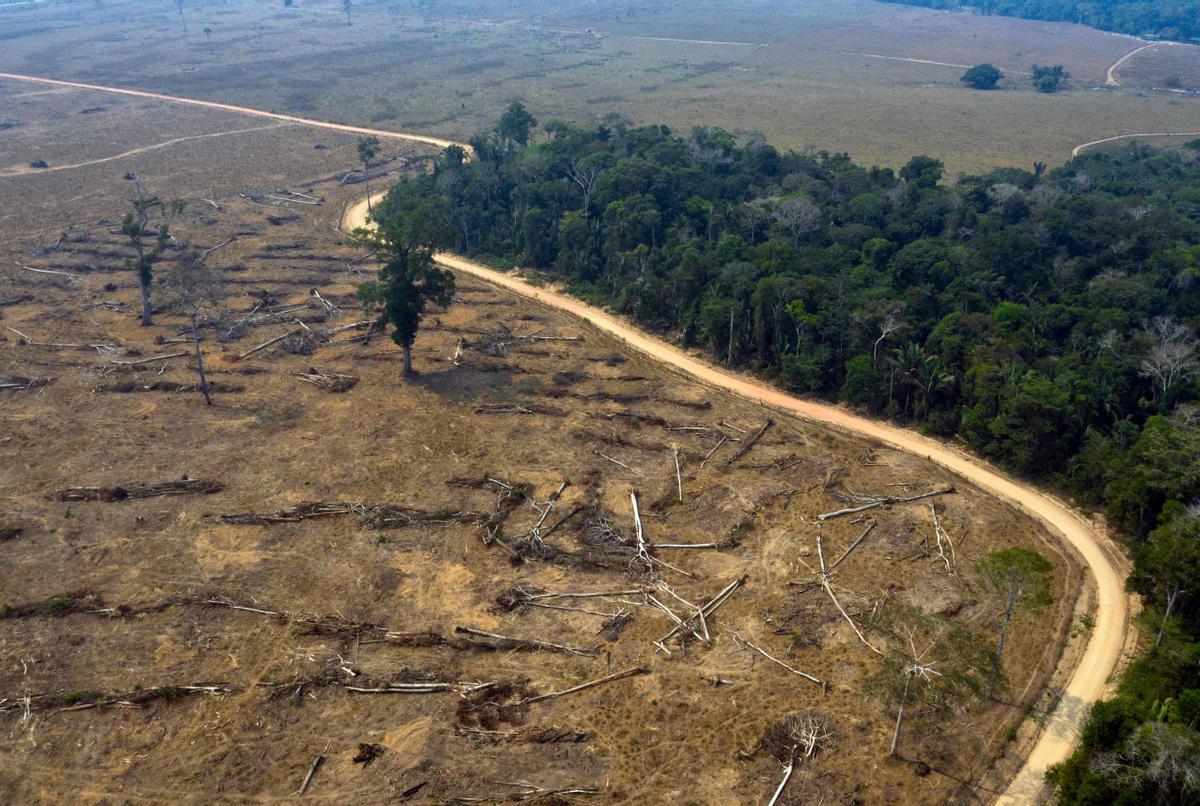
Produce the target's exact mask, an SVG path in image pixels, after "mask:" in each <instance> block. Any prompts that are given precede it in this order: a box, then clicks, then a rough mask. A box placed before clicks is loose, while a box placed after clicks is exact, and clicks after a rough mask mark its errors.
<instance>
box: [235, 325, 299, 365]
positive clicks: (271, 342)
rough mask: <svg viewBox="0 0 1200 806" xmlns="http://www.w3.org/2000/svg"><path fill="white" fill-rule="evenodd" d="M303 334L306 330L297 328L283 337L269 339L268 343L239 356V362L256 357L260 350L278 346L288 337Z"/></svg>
mask: <svg viewBox="0 0 1200 806" xmlns="http://www.w3.org/2000/svg"><path fill="white" fill-rule="evenodd" d="M303 332H304V330H303V329H302V328H296V329H295V330H289V331H288V332H287V333H284V334H283V335H282V336H276V337H275V338H273V339H268V340H267V341H264V342H263V343H262V344H260V345H258V346H257V347H252V348H250V349H249V350H247V351H246V352H244V353H242V354H241V355H239V356H238V361H241V360H242V359H244V358H249V357H250V356H252V355H254V354H255V353H257V352H259V351H260V350H265V349H267V348H268V347H270V346H271V345H272V344H276V343H278V342H281V341H283V340H284V339H286V338H287V337H288V336H296V335H299V334H300V333H303Z"/></svg>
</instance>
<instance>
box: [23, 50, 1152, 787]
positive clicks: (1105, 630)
mask: <svg viewBox="0 0 1200 806" xmlns="http://www.w3.org/2000/svg"><path fill="white" fill-rule="evenodd" d="M0 79H10V80H14V81H24V82H30V83H35V84H43V85H49V86H55V87H69V88H73V89H82V90H91V91H95V92H107V93H114V94H118V95H127V96H132V97H136V98H146V99H151V100H157V101H164V102H168V103H178V104H186V105H189V106H198V107H203V108H207V109H215V110H219V111H223V112H233V113H237V114H244V115H251V116H254V117H261V118H269V119H273V120H279V121H283V122H286V123H297V124H301V125H305V126H312V127H314V128H321V129H328V130H332V131H340V132H346V133H349V134H363V135H375V136H378V137H381V138H388V139H400V140H407V141H410V142H418V143H425V144H428V145H433V146H437V147H441V148H445V147H448V146H451V145H458V146H461V147H464V148H466V149H467V150H468V153H470V148H469V146H466V145H465V144H463V143H455V142H453V141H449V140H442V139H439V138H435V137H427V136H423V135H415V134H407V133H402V132H393V131H386V130H380V129H368V128H362V127H358V126H347V125H343V124H338V123H327V122H325V121H318V120H311V119H308V118H301V117H296V116H293V115H281V114H278V113H275V112H266V111H263V110H258V109H250V108H247V107H240V106H234V105H232V104H223V103H217V102H214V101H201V100H195V99H190V98H179V97H175V96H171V95H163V94H160V93H152V92H142V91H140V90H129V89H121V88H115V87H103V86H98V85H95V84H85V83H81V82H73V81H57V80H55V79H48V78H39V77H36V76H27V75H21V74H15V73H4V72H0ZM1116 139H1120V138H1116ZM1102 142H1103V141H1102ZM1087 145H1092V144H1087ZM1085 147H1086V146H1085ZM1081 148H1082V147H1081ZM380 195H382V194H380ZM367 209H368V205H367V201H366V200H365V199H364V200H363V201H362V202H360V203H359V204H357V205H355V206H354V207H353V208H351V209H350V210H349V211H348V212H347V214H346V216H345V218H344V220H343V225H344V226H345V227H346V228H347V229H352V228H354V227H357V226H362V225H364V224H365V223H366V221H367ZM437 260H438V262H439V263H441V264H442V265H444V266H446V267H448V268H451V269H454V270H456V271H460V272H463V273H465V274H470V275H473V276H475V277H478V278H480V279H483V280H485V281H487V282H490V283H493V284H495V285H497V286H499V287H501V288H505V289H508V290H510V291H513V292H515V293H518V294H521V295H522V296H525V297H529V298H531V299H534V300H537V301H539V302H541V303H543V304H545V305H549V306H551V307H554V308H558V309H559V310H562V311H565V312H567V313H570V314H572V315H574V316H577V317H578V318H580V319H582V320H583V321H586V322H588V323H590V324H592V325H593V326H595V327H598V328H600V329H601V330H603V331H605V332H607V333H610V334H612V335H614V336H617V337H618V338H621V339H623V340H624V341H625V342H626V343H627V344H629V345H630V346H631V347H633V348H634V349H637V350H640V351H642V352H644V353H646V354H647V355H649V356H651V357H653V358H655V359H658V360H659V361H661V362H663V363H665V364H668V365H670V366H672V367H674V368H675V369H677V370H679V371H682V372H684V373H686V374H689V375H691V376H693V377H694V378H696V379H698V380H700V381H701V382H704V383H708V384H710V385H712V386H715V387H719V388H722V389H725V390H727V391H730V392H733V393H734V394H737V395H740V396H742V397H744V398H746V399H748V400H753V401H757V402H760V403H762V404H764V405H767V406H771V407H773V408H776V409H779V410H780V411H784V412H787V413H790V414H793V415H796V416H799V417H802V418H804V419H807V420H811V421H813V422H817V423H821V424H824V425H827V426H832V427H834V428H839V429H842V430H844V431H848V432H851V433H855V434H859V435H862V436H865V437H868V438H873V439H877V440H879V441H880V442H883V443H885V444H887V445H890V446H892V447H895V448H898V449H900V450H904V451H908V452H911V453H915V454H918V455H922V456H926V457H927V458H929V459H930V460H931V461H933V462H936V463H937V464H939V465H941V466H943V467H945V468H946V469H947V470H950V471H951V472H953V473H955V474H957V475H959V476H962V477H963V478H964V479H967V480H968V481H970V482H972V483H973V484H975V485H977V486H978V487H980V488H982V489H984V490H987V491H988V492H990V493H992V494H994V495H997V496H998V497H1000V498H1002V499H1004V500H1006V501H1008V502H1009V503H1011V504H1012V505H1014V506H1016V507H1017V508H1018V509H1020V510H1022V511H1024V512H1026V513H1027V514H1029V515H1031V516H1032V517H1034V518H1036V519H1037V520H1038V521H1040V522H1041V523H1042V524H1043V525H1045V526H1046V527H1047V528H1048V529H1050V530H1051V531H1053V532H1056V533H1058V534H1059V535H1061V536H1062V537H1063V538H1064V539H1065V540H1066V541H1067V542H1068V543H1069V544H1070V545H1071V546H1072V547H1073V548H1074V549H1075V550H1076V551H1077V552H1079V554H1080V555H1081V557H1082V558H1083V561H1084V563H1085V564H1086V565H1087V566H1088V568H1089V569H1090V570H1091V572H1092V574H1093V577H1094V578H1095V582H1096V588H1097V606H1096V613H1095V621H1094V625H1093V628H1092V630H1091V633H1090V637H1089V639H1088V644H1087V648H1086V650H1085V651H1084V655H1083V658H1082V659H1081V660H1080V662H1079V665H1078V666H1077V667H1076V668H1075V671H1074V673H1073V674H1072V675H1071V679H1070V681H1069V683H1068V684H1067V687H1066V689H1065V690H1064V692H1063V695H1062V699H1061V701H1060V703H1059V705H1058V707H1057V708H1056V709H1055V710H1054V712H1053V713H1052V714H1051V715H1050V717H1049V718H1048V720H1047V721H1046V724H1045V726H1044V729H1043V732H1042V735H1041V737H1040V738H1039V739H1038V741H1037V744H1036V745H1035V746H1034V748H1033V751H1032V752H1031V753H1030V755H1029V758H1028V759H1027V760H1026V762H1025V764H1024V766H1023V767H1022V768H1021V771H1020V772H1019V773H1018V774H1017V776H1016V778H1014V779H1013V781H1012V783H1011V784H1010V785H1009V787H1008V789H1007V791H1006V792H1005V793H1004V794H1003V795H1002V796H1001V797H1000V798H999V800H998V801H997V802H998V803H1001V804H1004V805H1005V806H1010V804H1019V803H1029V802H1031V801H1033V800H1035V799H1036V798H1037V795H1038V793H1039V792H1040V790H1041V788H1042V783H1043V773H1044V772H1045V770H1046V768H1047V767H1049V766H1051V765H1052V764H1056V763H1058V762H1059V761H1061V760H1062V759H1064V758H1066V756H1067V755H1068V754H1069V753H1070V752H1071V750H1072V749H1073V747H1074V746H1075V742H1076V739H1077V736H1078V733H1079V729H1080V727H1081V726H1082V723H1083V719H1084V717H1085V715H1086V711H1087V706H1089V705H1090V704H1091V703H1093V702H1095V701H1096V700H1097V699H1099V698H1100V697H1101V696H1102V694H1103V693H1104V690H1105V687H1106V684H1107V681H1108V677H1109V675H1110V674H1111V673H1112V671H1113V669H1114V668H1115V667H1116V665H1117V662H1118V660H1119V659H1120V656H1121V652H1122V649H1123V647H1124V644H1125V639H1126V635H1127V632H1128V628H1129V605H1128V599H1127V598H1126V596H1125V593H1124V589H1123V584H1122V583H1123V574H1122V573H1121V571H1120V570H1119V568H1118V567H1117V563H1116V562H1114V560H1113V559H1112V558H1111V557H1110V556H1109V554H1108V552H1107V550H1106V548H1105V546H1106V541H1105V540H1104V539H1103V538H1102V537H1101V536H1100V535H1097V534H1095V533H1094V532H1093V531H1092V529H1091V527H1090V525H1089V524H1088V522H1087V521H1086V520H1085V519H1084V518H1083V517H1082V516H1081V515H1079V514H1078V513H1077V512H1075V511H1073V510H1072V509H1070V508H1069V507H1067V506H1066V505H1064V504H1062V503H1060V502H1058V501H1056V500H1055V499H1053V498H1051V497H1050V496H1048V495H1045V494H1044V493H1041V492H1039V491H1037V490H1036V489H1034V488H1033V487H1031V486H1030V485H1027V484H1023V483H1020V482H1017V481H1014V480H1012V479H1010V478H1008V477H1006V476H1004V475H1003V474H1001V473H999V472H998V471H996V470H994V469H992V468H991V467H989V466H988V465H987V464H986V463H985V462H983V461H982V460H979V459H976V458H973V457H971V456H969V455H967V454H964V453H961V452H959V451H956V450H954V449H952V448H950V447H948V446H946V445H944V444H942V443H940V442H937V441H935V440H932V439H928V438H926V437H923V436H921V435H919V434H916V433H914V432H911V431H906V430H904V429H901V428H896V427H894V426H890V425H887V424H885V423H880V422H876V421H874V420H868V419H866V418H863V417H858V416H856V415H854V414H851V413H850V412H848V411H845V410H843V409H840V408H837V407H836V406H830V405H826V404H822V403H814V402H811V401H807V400H802V399H800V398H796V397H792V396H791V395H788V394H786V393H784V392H781V391H779V390H778V389H773V388H771V387H769V386H766V385H764V384H761V383H758V382H755V381H752V380H749V379H747V378H744V377H742V376H739V375H735V374H733V373H730V372H726V371H725V370H722V369H718V368H717V367H714V366H712V365H710V364H707V363H705V362H703V361H700V360H698V359H695V358H693V357H691V356H690V355H688V354H686V353H684V352H683V351H682V350H680V349H678V348H676V347H674V346H672V345H670V344H668V343H666V342H664V341H662V340H660V339H657V338H655V337H653V336H650V335H648V334H646V333H643V332H641V331H639V330H638V329H636V328H634V327H632V326H630V325H628V324H627V323H625V322H623V321H622V320H620V319H618V318H616V317H614V316H611V315H609V314H607V313H604V312H603V311H600V310H598V309H596V308H592V307H591V306H589V305H586V304H585V303H582V302H580V301H579V300H576V299H574V298H572V297H568V296H565V295H563V294H559V293H557V292H555V291H551V290H548V289H544V288H537V287H535V286H532V285H530V284H528V283H526V282H524V281H522V280H520V279H518V278H517V277H514V276H511V275H508V274H504V273H501V272H497V271H493V270H491V269H488V268H486V267H484V266H481V265H479V264H476V263H473V262H471V261H468V260H464V259H462V258H459V257H456V256H454V255H444V254H442V255H438V256H437Z"/></svg>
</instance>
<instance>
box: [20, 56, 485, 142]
mask: <svg viewBox="0 0 1200 806" xmlns="http://www.w3.org/2000/svg"><path fill="white" fill-rule="evenodd" d="M5 78H7V79H9V80H11V81H26V82H29V83H31V84H45V85H47V86H51V87H68V88H70V89H75V90H91V91H92V92H107V93H110V94H112V95H128V96H131V97H133V98H147V99H149V100H152V101H165V102H167V103H172V104H183V105H185V106H199V107H202V108H204V109H216V110H219V111H221V112H233V113H235V114H239V115H251V116H253V117H256V118H269V119H270V120H281V121H283V122H284V123H298V124H300V125H302V126H312V127H313V128H317V129H329V130H330V131H335V132H345V133H347V134H362V135H366V136H372V135H374V136H375V137H386V138H388V139H391V140H408V141H409V142H413V143H425V144H426V145H431V146H437V147H438V148H446V147H447V146H452V145H462V144H461V143H454V142H452V141H450V140H440V139H438V138H437V137H426V136H425V135H422V134H407V133H404V132H389V131H384V130H382V129H365V128H363V127H361V126H346V125H344V124H341V123H327V122H326V121H323V120H312V119H311V118H301V117H296V116H295V115H281V114H279V113H278V112H267V111H265V110H262V109H250V108H249V107H245V106H234V105H233V104H222V103H217V102H216V101H201V100H197V99H195V98H179V97H176V96H174V95H163V94H161V93H157V92H143V91H141V90H127V89H123V88H121V87H102V86H99V85H98V84H84V83H82V82H79V81H59V80H57V79H53V78H39V77H37V76H27V75H23V74H21V73H3V72H0V79H5ZM464 148H466V146H464Z"/></svg>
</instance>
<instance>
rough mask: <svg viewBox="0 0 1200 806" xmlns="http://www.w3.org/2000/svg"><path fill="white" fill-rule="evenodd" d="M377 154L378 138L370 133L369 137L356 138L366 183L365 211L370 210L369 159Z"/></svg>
mask: <svg viewBox="0 0 1200 806" xmlns="http://www.w3.org/2000/svg"><path fill="white" fill-rule="evenodd" d="M377 156H379V138H378V137H376V136H374V135H371V136H370V137H360V138H358V158H359V160H361V161H362V164H363V179H364V180H365V181H366V183H367V211H368V212H370V210H371V160H373V159H375V158H376V157H377Z"/></svg>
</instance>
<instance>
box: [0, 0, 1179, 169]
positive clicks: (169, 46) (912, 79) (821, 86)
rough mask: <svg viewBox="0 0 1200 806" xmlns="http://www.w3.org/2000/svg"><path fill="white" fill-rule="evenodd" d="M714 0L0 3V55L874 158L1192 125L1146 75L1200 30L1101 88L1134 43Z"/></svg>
mask: <svg viewBox="0 0 1200 806" xmlns="http://www.w3.org/2000/svg"><path fill="white" fill-rule="evenodd" d="M727 5H728V4H720V5H719V4H717V3H715V2H708V1H707V0H705V1H702V2H699V3H688V4H676V3H666V2H660V3H651V4H644V3H631V2H618V3H593V2H584V3H553V4H552V3H548V2H543V0H538V2H534V3H515V2H473V3H438V4H421V3H404V2H393V3H388V2H357V3H355V4H354V5H353V6H352V10H351V12H350V14H349V16H347V14H346V13H345V11H344V10H343V8H342V4H341V3H340V2H334V1H333V0H327V1H325V2H312V3H306V4H297V7H294V8H291V9H284V8H282V7H281V6H280V5H278V4H267V5H264V4H262V3H249V2H233V3H228V4H216V3H210V4H201V3H186V4H185V6H184V12H183V19H182V20H181V17H180V15H179V14H178V13H176V9H175V6H174V4H171V3H165V2H157V0H155V2H150V0H126V1H125V2H111V3H105V4H103V7H102V10H97V8H96V7H93V6H91V5H90V4H86V3H73V4H66V5H59V4H56V5H51V6H47V7H44V8H39V9H33V10H28V11H25V12H16V11H11V12H8V13H6V14H0V38H2V39H0V41H3V42H4V45H5V56H4V57H3V59H2V60H0V61H2V62H3V64H0V67H3V69H7V70H9V71H12V72H26V73H30V74H37V75H46V76H50V77H56V78H64V79H75V80H82V81H90V82H96V83H105V84H112V85H116V86H134V87H138V88H142V89H150V90H154V91H159V92H166V93H170V94H177V95H185V96H191V97H198V98H206V99H213V100H221V101H229V102H237V103H240V104H244V105H250V106H258V107H261V108H270V109H274V110H276V111H285V112H292V113H296V114H302V115H306V116H312V117H320V118H323V119H331V120H344V121H347V122H350V121H353V122H357V123H360V124H364V125H365V124H368V123H370V124H375V125H378V126H381V127H390V128H397V129H402V130H407V131H416V132H421V133H426V134H433V135H438V136H445V137H464V136H467V135H469V134H471V133H472V132H474V131H476V130H478V129H480V128H482V127H486V126H488V125H490V124H491V123H492V122H493V121H494V119H495V116H496V115H498V114H499V111H500V110H502V109H503V108H504V107H505V106H506V105H507V104H508V103H509V102H511V101H513V100H522V101H524V102H525V103H526V105H527V106H529V107H530V108H531V109H532V110H533V111H534V112H535V113H536V114H537V115H538V116H539V117H540V118H541V119H542V120H543V121H544V120H547V119H549V118H552V117H563V118H567V119H576V120H578V119H586V118H593V117H601V116H604V115H606V114H620V115H623V116H625V117H626V118H629V119H631V120H634V121H635V122H639V123H641V122H660V121H661V122H666V123H668V124H670V125H672V126H676V127H690V126H693V125H717V126H723V127H725V128H728V129H730V130H731V131H735V132H738V133H741V134H747V133H750V132H761V133H764V134H765V135H766V136H767V137H768V138H769V139H770V140H771V141H772V142H774V143H776V144H777V145H779V146H781V147H784V148H798V149H803V148H810V147H811V148H817V149H825V150H829V151H848V152H850V153H851V154H852V155H853V156H854V157H855V159H856V160H858V161H860V162H864V163H867V164H871V163H875V164H882V165H892V166H898V165H900V164H902V163H904V162H905V161H907V159H908V158H909V157H910V156H912V155H913V154H914V153H929V154H932V155H935V156H938V157H939V158H941V159H943V160H945V162H946V163H947V166H948V167H949V168H950V169H951V171H966V172H976V171H982V170H986V169H989V168H992V167H997V166H1002V165H1019V166H1029V165H1031V164H1032V163H1033V162H1034V161H1039V160H1040V161H1044V162H1047V163H1048V164H1052V165H1053V164H1057V163H1059V162H1061V161H1063V160H1065V159H1067V158H1068V157H1069V155H1070V152H1071V149H1072V148H1073V147H1074V146H1075V145H1077V144H1079V143H1082V142H1087V141H1091V140H1096V139H1100V138H1102V137H1107V136H1112V135H1117V134H1122V133H1127V132H1155V131H1186V130H1194V129H1195V128H1197V126H1196V123H1197V120H1200V99H1196V98H1190V97H1183V96H1181V95H1179V94H1178V93H1169V92H1153V91H1150V92H1146V91H1144V88H1146V87H1154V86H1162V85H1163V83H1164V80H1165V79H1167V78H1170V77H1172V76H1175V77H1177V78H1179V79H1180V81H1181V82H1182V85H1183V86H1186V83H1187V82H1189V81H1193V80H1194V79H1193V72H1194V64H1195V63H1197V62H1200V56H1197V54H1200V49H1198V48H1194V47H1189V46H1182V45H1181V46H1177V47H1174V48H1169V49H1164V50H1163V52H1164V53H1169V54H1170V55H1171V61H1169V62H1168V63H1166V64H1162V65H1161V66H1160V65H1159V62H1158V60H1159V59H1160V56H1159V51H1158V50H1151V51H1148V52H1146V54H1143V55H1139V56H1138V57H1136V58H1134V59H1132V60H1130V61H1129V62H1128V63H1127V64H1126V65H1125V69H1126V70H1128V71H1129V72H1130V75H1131V76H1133V77H1134V79H1133V80H1132V83H1131V84H1130V86H1129V87H1120V88H1105V86H1104V84H1105V79H1106V75H1107V70H1108V67H1109V66H1111V65H1112V64H1113V63H1115V62H1116V61H1117V60H1118V59H1120V58H1121V56H1123V55H1124V54H1126V53H1128V52H1129V51H1131V50H1133V49H1134V48H1136V47H1138V46H1139V45H1140V44H1141V43H1140V42H1138V41H1137V40H1133V39H1131V38H1129V37H1125V36H1119V35H1114V34H1108V33H1104V32H1100V31H1095V30H1092V29H1088V28H1084V27H1081V26H1073V25H1066V24H1051V23H1038V22H1031V21H1025V20H1017V19H1011V18H1000V17H976V16H972V15H965V14H946V13H940V12H934V11H928V10H924V9H916V8H905V7H902V6H896V5H891V4H880V3H872V2H867V1H866V0H846V2H839V3H835V4H830V3H826V2H818V0H799V1H798V2H791V1H790V0H789V2H782V0H779V1H778V2H777V1H775V0H771V2H744V3H740V4H738V5H737V7H736V10H735V11H732V12H729V11H723V10H722V9H723V8H725V7H727ZM131 21H132V22H131ZM185 22H186V24H187V30H186V31H185V30H184V23H185ZM347 22H349V23H350V24H347ZM205 29H207V30H208V31H209V33H204V31H205ZM764 30H765V31H768V32H769V34H768V35H766V36H764V35H762V34H756V33H755V32H756V31H758V32H761V31H764ZM763 39H766V40H767V41H766V42H762V41H761V40H763ZM678 40H690V41H678ZM983 61H989V62H992V63H994V64H996V65H998V66H1000V67H1001V68H1002V69H1004V70H1005V71H1006V72H1007V73H1008V76H1009V78H1008V80H1006V82H1005V83H1004V84H1003V85H1002V87H1001V89H999V90H997V91H993V92H976V91H970V90H967V89H965V88H963V87H962V86H961V85H960V83H959V81H958V79H959V77H960V76H961V75H962V72H963V67H962V65H971V64H974V63H977V62H983ZM1034 62H1037V63H1043V64H1047V63H1049V64H1063V65H1065V66H1066V67H1067V69H1068V70H1069V71H1070V72H1071V74H1072V75H1073V76H1074V78H1075V80H1074V81H1073V82H1072V83H1071V84H1070V85H1069V87H1068V89H1067V90H1065V91H1063V92H1060V93H1058V94H1055V95H1040V94H1038V93H1035V92H1034V91H1033V90H1032V89H1031V88H1030V87H1028V85H1027V82H1026V80H1025V77H1024V76H1023V75H1021V71H1025V70H1028V69H1029V66H1030V65H1031V64H1032V63H1034ZM1180 62H1182V64H1181V63H1180Z"/></svg>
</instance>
